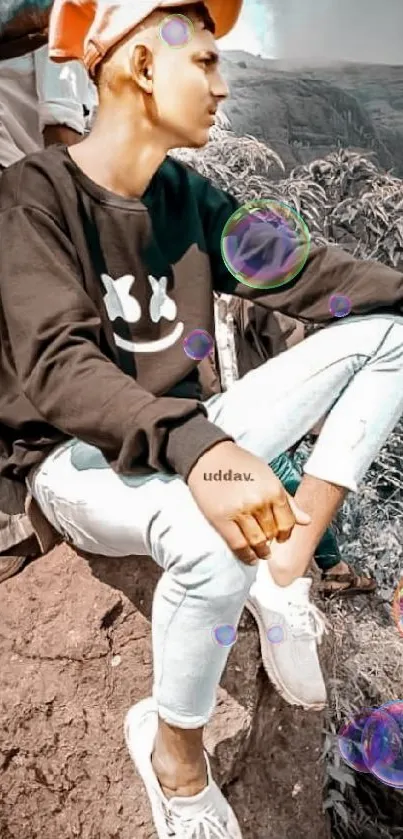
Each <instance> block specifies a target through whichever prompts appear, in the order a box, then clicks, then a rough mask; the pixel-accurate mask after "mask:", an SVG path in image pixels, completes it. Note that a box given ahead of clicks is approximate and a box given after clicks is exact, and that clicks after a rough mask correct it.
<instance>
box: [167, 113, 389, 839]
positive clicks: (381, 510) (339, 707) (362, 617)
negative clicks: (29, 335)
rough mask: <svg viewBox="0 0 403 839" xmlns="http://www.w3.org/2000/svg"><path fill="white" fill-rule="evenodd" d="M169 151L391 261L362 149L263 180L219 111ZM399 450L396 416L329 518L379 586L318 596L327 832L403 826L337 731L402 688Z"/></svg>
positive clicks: (378, 183) (371, 838)
mask: <svg viewBox="0 0 403 839" xmlns="http://www.w3.org/2000/svg"><path fill="white" fill-rule="evenodd" d="M175 157H178V158H179V159H181V160H184V161H186V162H187V163H189V164H191V165H192V166H194V167H195V168H196V169H197V170H198V171H199V172H200V173H201V174H203V175H205V176H207V177H209V178H211V180H212V181H213V182H214V183H216V184H217V185H218V186H220V187H221V188H223V189H227V190H230V191H231V192H232V193H233V194H234V195H235V196H236V197H237V198H238V199H239V200H240V201H242V202H246V201H250V200H251V199H253V198H270V197H271V198H278V199H280V200H283V201H285V202H286V203H288V204H290V205H291V206H293V207H294V208H295V209H296V210H297V211H298V212H300V213H301V214H302V215H303V216H304V218H305V220H306V222H307V223H308V225H309V227H310V230H311V235H312V238H313V240H314V241H316V242H318V243H320V242H323V243H326V242H328V243H332V244H339V245H342V246H343V247H344V248H346V249H348V250H349V251H350V252H352V253H354V254H355V255H356V256H358V257H364V258H368V257H371V258H375V259H379V260H380V261H382V262H385V263H387V264H389V265H391V266H393V267H397V266H399V265H400V266H401V262H402V257H403V213H402V210H403V182H402V181H400V180H399V179H397V178H395V177H392V176H390V175H389V174H387V173H386V174H385V173H382V172H380V171H379V170H378V168H377V167H376V164H375V163H374V161H373V160H371V159H370V156H362V155H359V154H356V153H355V152H352V151H349V150H338V151H337V152H334V153H332V154H330V155H328V157H327V158H326V159H324V160H317V161H314V162H313V163H311V164H309V165H307V166H300V167H298V168H297V169H295V170H294V171H293V172H292V173H291V174H290V176H289V177H288V178H284V179H283V180H280V181H278V180H276V181H275V182H271V181H270V174H271V172H273V167H276V168H277V169H278V168H280V170H282V171H283V172H284V167H283V165H282V162H281V160H280V159H279V158H278V156H277V155H276V154H275V153H274V152H273V151H272V150H271V149H269V148H268V147H267V146H265V144H264V143H262V142H260V141H258V140H256V139H254V138H253V137H244V138H238V137H235V135H234V134H233V133H232V132H231V130H230V126H229V124H228V122H227V121H224V120H221V122H220V123H219V124H218V125H217V126H216V127H215V128H214V130H213V132H212V135H211V141H210V143H209V144H208V146H207V147H206V148H205V149H203V150H201V151H196V152H195V151H188V150H185V151H183V150H180V151H178V152H175ZM308 451H309V444H308V443H303V444H302V446H301V447H300V451H299V453H298V454H299V458H300V461H303V459H304V458H305V457H306V456H307V453H308ZM402 451H403V425H402V423H400V424H399V426H398V427H397V428H396V429H395V431H394V433H393V434H392V435H391V436H390V438H389V440H388V442H387V444H386V445H385V446H384V448H383V449H382V451H381V453H380V454H379V456H378V458H377V460H376V462H375V463H374V464H373V466H372V467H371V469H370V470H369V473H368V475H367V477H366V480H365V483H364V486H363V487H362V489H361V491H360V493H359V495H358V496H350V497H349V499H348V500H347V501H346V503H345V505H344V507H343V510H342V512H341V514H340V515H339V516H338V519H337V523H336V526H337V529H338V533H339V541H340V545H341V550H342V553H343V556H344V557H345V558H346V559H348V561H350V562H352V563H353V564H354V565H355V567H356V568H357V570H367V571H369V572H371V573H372V574H373V575H374V576H375V577H376V579H377V582H378V594H377V596H376V597H375V598H371V599H367V598H365V597H361V598H354V599H353V600H351V601H350V602H349V603H345V604H343V605H340V603H339V604H337V603H336V602H333V603H332V604H331V605H330V606H328V616H329V618H330V622H331V626H332V632H331V635H330V642H329V643H330V649H329V661H330V662H331V663H330V673H329V692H330V705H329V714H328V721H327V729H328V730H327V734H326V741H325V746H324V755H323V756H324V759H325V765H326V770H327V785H326V788H325V806H326V807H327V808H328V809H329V811H330V812H331V815H332V824H333V836H334V837H335V839H401V837H403V827H401V825H403V793H400V792H397V791H395V790H391V789H390V788H389V787H386V786H384V785H382V784H379V783H378V782H377V781H376V780H375V779H373V778H372V777H371V776H370V775H361V774H360V775H359V774H358V773H353V772H352V771H351V770H349V769H348V767H346V766H345V764H343V763H342V761H341V759H340V754H339V752H338V749H337V739H336V736H335V735H336V732H337V730H338V728H339V726H340V723H341V721H342V720H344V719H345V718H346V717H347V716H349V715H350V714H351V713H353V712H354V711H356V710H358V709H360V708H363V707H373V706H379V705H381V704H382V703H384V702H387V701H389V700H391V699H400V698H403V697H402V693H403V638H402V637H401V636H399V634H398V633H397V631H396V629H395V627H394V624H393V621H392V617H391V601H392V597H393V591H394V588H395V587H396V585H397V583H398V581H399V579H400V577H401V576H402V574H403V476H402V471H403V470H402V466H403V458H402Z"/></svg>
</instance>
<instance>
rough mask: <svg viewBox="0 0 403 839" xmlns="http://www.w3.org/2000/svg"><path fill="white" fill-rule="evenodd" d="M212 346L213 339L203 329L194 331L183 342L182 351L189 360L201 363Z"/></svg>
mask: <svg viewBox="0 0 403 839" xmlns="http://www.w3.org/2000/svg"><path fill="white" fill-rule="evenodd" d="M213 346H214V339H213V338H212V337H211V335H209V333H208V332H206V331H205V330H204V329H194V330H193V332H190V333H189V335H187V336H186V338H185V339H184V341H183V349H184V350H185V353H186V355H187V356H188V357H189V358H192V359H193V360H194V361H202V359H203V358H206V356H208V355H209V354H210V353H211V351H212V349H213Z"/></svg>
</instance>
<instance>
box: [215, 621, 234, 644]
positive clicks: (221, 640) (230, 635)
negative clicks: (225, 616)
mask: <svg viewBox="0 0 403 839" xmlns="http://www.w3.org/2000/svg"><path fill="white" fill-rule="evenodd" d="M213 635H214V639H215V641H216V642H217V644H218V645H219V646H220V647H232V646H233V645H234V644H235V641H236V639H237V631H236V628H235V626H232V624H230V623H222V624H219V625H218V626H215V627H214V630H213Z"/></svg>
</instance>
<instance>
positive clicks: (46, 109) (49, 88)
mask: <svg viewBox="0 0 403 839" xmlns="http://www.w3.org/2000/svg"><path fill="white" fill-rule="evenodd" d="M34 61H35V76H36V88H37V93H38V103H39V123H40V129H41V131H43V129H44V128H45V126H46V125H67V126H68V127H69V128H73V129H74V131H77V133H78V134H84V129H85V120H84V109H83V106H84V105H87V106H88V103H89V101H90V96H91V86H92V83H91V82H90V80H89V77H88V75H87V72H86V69H85V67H84V65H83V64H81V63H80V62H79V61H67V62H66V63H65V64H56V63H55V62H54V61H51V60H50V58H49V55H48V46H47V44H46V46H44V47H42V49H39V50H36V51H35V52H34Z"/></svg>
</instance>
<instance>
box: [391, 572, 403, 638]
mask: <svg viewBox="0 0 403 839" xmlns="http://www.w3.org/2000/svg"><path fill="white" fill-rule="evenodd" d="M392 615H393V618H394V621H395V624H396V627H397V631H398V632H399V633H400V635H403V578H402V579H401V580H400V582H399V585H398V586H397V588H396V591H395V593H394V596H393V602H392Z"/></svg>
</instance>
